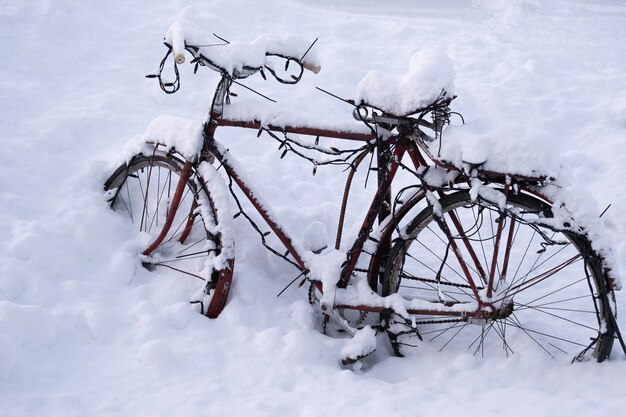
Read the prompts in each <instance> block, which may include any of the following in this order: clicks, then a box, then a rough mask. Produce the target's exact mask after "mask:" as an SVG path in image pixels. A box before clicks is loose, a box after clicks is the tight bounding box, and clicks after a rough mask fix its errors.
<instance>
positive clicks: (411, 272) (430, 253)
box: [382, 190, 615, 362]
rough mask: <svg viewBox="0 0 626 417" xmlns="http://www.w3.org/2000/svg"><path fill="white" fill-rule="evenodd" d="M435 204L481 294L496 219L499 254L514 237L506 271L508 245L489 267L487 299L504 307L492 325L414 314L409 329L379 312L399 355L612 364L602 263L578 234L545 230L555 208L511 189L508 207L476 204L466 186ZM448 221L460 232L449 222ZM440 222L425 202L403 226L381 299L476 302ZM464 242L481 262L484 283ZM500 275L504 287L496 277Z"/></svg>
mask: <svg viewBox="0 0 626 417" xmlns="http://www.w3.org/2000/svg"><path fill="white" fill-rule="evenodd" d="M439 203H440V205H441V211H439V210H438V209H437V210H436V212H438V213H441V214H442V216H443V219H444V221H445V222H444V223H446V224H448V225H450V226H449V228H448V229H449V231H450V236H452V239H453V240H454V241H455V242H456V243H457V244H458V245H457V246H458V247H459V248H460V252H461V255H462V257H463V259H464V262H465V263H466V264H467V265H468V266H469V268H468V270H469V271H470V274H471V276H472V277H473V279H474V280H475V281H476V283H479V284H480V285H481V286H482V289H481V290H480V291H485V290H486V287H488V286H489V285H488V283H489V274H490V269H491V265H492V261H493V254H494V252H495V250H494V248H495V247H496V238H495V235H496V234H497V225H498V223H497V222H500V221H501V222H504V223H503V226H502V227H503V229H502V230H503V233H502V236H503V237H502V240H503V241H501V242H500V247H501V248H502V247H503V245H504V246H509V241H508V240H505V239H507V236H508V233H509V232H510V234H511V236H512V237H511V240H510V246H511V249H510V253H509V258H508V265H509V266H508V270H507V269H506V267H505V266H504V264H505V262H504V260H505V259H504V258H506V255H505V254H504V253H503V252H506V251H505V250H504V249H502V250H499V251H498V252H497V256H496V259H497V262H496V264H495V265H496V268H494V269H495V271H494V275H495V277H496V278H494V284H493V287H494V292H493V296H492V299H493V300H496V301H497V302H499V303H501V305H500V306H499V307H498V311H499V313H498V314H496V316H495V318H494V319H492V320H490V321H475V320H471V319H467V318H464V317H458V316H457V317H450V316H421V315H420V316H417V315H416V316H412V319H413V321H412V322H411V323H407V322H406V321H405V320H400V319H397V316H396V315H393V314H383V316H382V318H383V321H384V322H386V324H387V326H388V332H387V333H388V335H389V339H390V342H391V345H392V348H393V350H394V352H395V353H396V354H397V355H398V356H405V355H406V354H409V353H411V352H415V351H419V350H420V348H421V349H424V347H426V346H428V348H429V349H432V348H436V349H438V350H440V351H441V350H444V349H451V348H452V347H453V346H456V349H457V350H458V349H459V347H460V348H463V347H465V348H468V349H469V352H470V353H471V352H473V354H474V355H477V354H478V353H480V354H481V356H482V355H485V353H486V352H487V353H493V352H495V351H499V352H502V351H503V352H504V353H505V355H506V356H509V355H511V354H516V353H522V354H524V353H526V352H532V351H538V352H541V351H543V352H545V353H547V354H548V355H549V356H552V357H562V356H563V355H565V356H567V357H573V358H574V359H578V360H582V359H588V358H595V360H597V361H598V362H601V361H603V360H605V359H607V358H608V356H609V354H610V352H611V348H612V345H613V341H614V332H615V329H614V327H613V324H612V323H613V322H612V320H610V314H612V313H611V311H610V308H611V307H610V305H609V301H608V300H609V298H610V297H612V296H613V294H612V290H611V289H610V287H609V286H608V284H607V282H606V278H605V277H604V275H603V273H602V264H601V261H600V259H599V257H598V255H597V254H596V253H595V252H594V251H593V249H592V248H591V244H590V242H589V241H588V239H587V238H586V237H585V236H584V235H582V234H580V233H575V232H572V231H568V230H555V229H553V228H551V227H548V226H544V225H542V224H541V218H542V217H543V218H551V217H553V214H552V211H551V206H550V204H548V203H547V202H545V201H543V200H540V199H539V198H537V197H534V196H531V195H528V194H523V193H519V194H514V193H512V192H511V193H509V196H508V198H507V201H506V207H505V208H504V210H502V209H500V207H499V206H498V205H496V204H494V203H491V202H488V201H486V200H485V199H482V198H480V197H479V198H477V199H476V200H474V201H473V200H472V199H471V198H470V193H469V191H467V190H464V191H457V192H454V193H452V194H448V195H445V196H443V197H442V198H441V199H440V200H439ZM452 215H454V216H456V217H457V219H458V220H459V223H460V225H461V227H456V225H454V222H453V221H452V217H451V216H452ZM436 220H437V219H436V215H435V214H433V208H432V207H430V206H429V207H427V208H425V209H423V210H422V211H421V212H420V213H419V214H417V215H416V216H415V217H414V218H412V219H411V220H410V221H409V222H408V223H407V226H406V228H405V229H404V231H405V232H404V233H403V237H402V238H400V237H398V238H396V239H395V243H394V244H393V246H392V249H391V251H390V254H389V258H388V261H387V264H386V270H385V274H384V277H383V283H382V292H383V295H385V296H388V295H390V294H394V293H399V294H400V295H401V296H403V297H404V298H406V299H413V298H419V299H425V298H428V299H431V300H434V301H438V302H441V301H442V300H443V301H448V302H449V301H451V300H452V301H453V302H472V301H474V302H475V301H476V297H475V295H474V293H473V291H472V290H471V289H470V286H469V285H468V279H467V278H466V276H464V275H465V274H464V273H463V272H462V268H461V267H460V266H461V264H460V261H459V260H458V258H457V257H456V255H455V254H453V250H452V249H450V246H451V245H450V244H449V239H448V237H447V236H448V235H447V234H446V233H445V232H444V230H445V227H446V226H443V228H442V227H440V226H439V225H438V223H437V221H436ZM542 233H543V235H542ZM463 237H466V240H463V239H462V238H463ZM505 242H506V243H505ZM468 244H469V245H470V246H471V247H472V248H473V250H474V251H475V253H476V255H477V257H478V259H479V262H480V263H482V264H483V266H484V267H483V270H484V273H483V274H482V275H483V276H485V278H484V279H482V280H481V279H480V276H481V273H480V268H479V267H478V266H477V265H476V263H475V262H473V259H472V257H471V254H470V251H469V249H468V248H467V246H466V245H468ZM446 248H448V249H447V252H448V253H447V255H446ZM502 274H504V275H505V278H504V281H500V279H499V277H500V276H501V275H502ZM507 275H508V276H507ZM502 297H505V298H506V300H503V299H502ZM509 297H510V301H508V298H509ZM509 310H510V311H509ZM424 342H430V343H424ZM464 351H465V350H464Z"/></svg>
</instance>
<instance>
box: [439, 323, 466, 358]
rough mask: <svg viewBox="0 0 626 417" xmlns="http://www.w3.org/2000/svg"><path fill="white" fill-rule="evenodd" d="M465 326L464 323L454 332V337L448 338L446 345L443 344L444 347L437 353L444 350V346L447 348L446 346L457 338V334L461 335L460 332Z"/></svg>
mask: <svg viewBox="0 0 626 417" xmlns="http://www.w3.org/2000/svg"><path fill="white" fill-rule="evenodd" d="M466 326H467V323H464V324H463V326H461V328H460V329H459V330H457V332H456V333H454V335H452V337H451V338H450V340H448V341H447V342H446V344H445V345H443V346H442V347H441V349H439V352H441V351H442V350H444V349H445V348H446V346H448V344H449V343H450V342H452V340H453V339H454V338H455V337H457V336H458V334H459V333H461V330H463V329H464V328H465V327H466Z"/></svg>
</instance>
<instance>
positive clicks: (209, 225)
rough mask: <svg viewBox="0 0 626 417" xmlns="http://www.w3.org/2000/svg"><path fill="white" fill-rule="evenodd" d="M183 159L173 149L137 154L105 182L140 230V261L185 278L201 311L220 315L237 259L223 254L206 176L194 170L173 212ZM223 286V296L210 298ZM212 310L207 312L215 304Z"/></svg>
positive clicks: (118, 207) (113, 198) (122, 211)
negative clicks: (171, 217)
mask: <svg viewBox="0 0 626 417" xmlns="http://www.w3.org/2000/svg"><path fill="white" fill-rule="evenodd" d="M183 166H184V162H183V160H182V158H178V157H177V156H176V155H174V154H172V153H168V154H165V153H162V152H156V151H155V152H154V153H153V154H152V155H149V156H148V155H143V154H139V155H136V156H134V157H133V158H132V159H131V160H130V161H129V162H128V163H126V164H123V165H121V166H120V167H119V168H117V169H116V170H115V172H114V173H113V174H112V175H111V176H110V177H109V179H108V180H107V181H106V182H105V187H104V188H105V190H106V191H107V192H108V193H109V196H110V198H109V204H110V205H111V208H112V209H113V210H115V211H116V212H118V213H120V214H121V215H123V216H125V217H126V218H127V220H128V221H129V223H130V224H131V225H132V227H133V228H134V230H135V231H136V232H137V233H138V234H139V237H138V238H139V239H140V241H141V245H142V252H143V253H142V265H143V266H144V267H145V268H147V269H148V270H159V271H167V272H168V273H171V274H175V275H177V276H179V277H180V278H181V285H185V286H186V287H187V288H188V290H189V293H190V297H193V299H194V303H197V304H199V305H201V309H202V312H203V313H205V314H207V315H209V316H211V315H213V316H215V317H216V316H217V315H218V314H219V312H220V311H221V309H222V308H223V305H224V304H225V300H226V297H227V295H228V288H229V286H230V279H231V277H232V266H233V260H232V259H229V260H224V259H223V258H224V256H221V255H222V252H223V249H224V246H223V239H222V235H221V233H220V230H219V227H218V224H219V222H218V215H217V213H216V207H215V202H214V199H213V197H212V196H211V195H210V193H209V191H208V187H207V184H206V181H204V180H203V179H201V178H200V177H198V176H197V175H196V174H195V173H191V175H190V176H189V179H188V180H187V183H186V184H184V190H183V192H182V195H181V197H180V202H179V204H178V208H177V209H176V211H175V213H174V214H173V219H172V221H171V226H170V227H169V229H168V230H167V233H166V234H165V235H164V236H160V235H161V234H162V231H163V230H164V225H165V224H166V222H167V219H168V216H169V215H170V212H171V209H172V207H173V200H174V196H175V191H176V188H177V185H178V182H179V179H180V177H181V175H182V171H183ZM216 288H217V289H219V296H218V297H217V298H219V300H214V299H211V298H210V297H207V295H213V293H214V290H215V289H216ZM216 303H217V304H219V308H218V309H217V310H216V306H213V309H212V314H209V312H208V310H210V305H211V304H216Z"/></svg>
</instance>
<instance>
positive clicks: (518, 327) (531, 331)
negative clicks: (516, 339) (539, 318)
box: [509, 314, 587, 347]
mask: <svg viewBox="0 0 626 417" xmlns="http://www.w3.org/2000/svg"><path fill="white" fill-rule="evenodd" d="M511 317H515V321H509V325H511V326H513V327H515V328H517V329H520V330H523V331H524V332H530V333H535V334H538V335H541V336H545V337H549V338H551V339H555V340H560V341H561V342H566V343H570V344H572V345H576V346H582V347H587V345H584V344H582V343H578V342H574V341H573V340H568V339H565V338H562V337H558V336H554V335H551V334H548V333H544V332H540V331H538V330H534V329H529V328H527V327H524V326H522V324H521V323H520V321H519V319H518V318H517V317H516V316H515V314H512V315H511Z"/></svg>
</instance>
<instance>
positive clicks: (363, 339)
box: [341, 326, 376, 366]
mask: <svg viewBox="0 0 626 417" xmlns="http://www.w3.org/2000/svg"><path fill="white" fill-rule="evenodd" d="M375 351H376V332H375V331H374V329H372V328H371V327H370V326H365V327H363V328H362V329H359V330H357V331H356V333H355V334H354V336H352V338H351V339H349V340H348V342H347V343H346V345H345V346H344V348H343V349H342V350H341V364H342V365H344V366H346V365H351V364H353V363H355V362H357V361H360V360H361V359H363V358H365V357H367V356H369V355H371V354H372V353H374V352H375Z"/></svg>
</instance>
